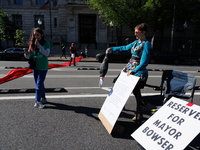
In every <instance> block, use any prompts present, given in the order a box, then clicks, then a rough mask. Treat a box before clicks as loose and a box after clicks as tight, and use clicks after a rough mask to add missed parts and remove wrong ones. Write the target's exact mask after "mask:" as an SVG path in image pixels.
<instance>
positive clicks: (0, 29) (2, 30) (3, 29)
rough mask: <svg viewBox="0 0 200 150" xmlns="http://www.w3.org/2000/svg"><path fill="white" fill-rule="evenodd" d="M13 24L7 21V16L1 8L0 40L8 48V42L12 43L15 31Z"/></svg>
mask: <svg viewBox="0 0 200 150" xmlns="http://www.w3.org/2000/svg"><path fill="white" fill-rule="evenodd" d="M16 29H17V28H16V26H15V24H14V23H13V22H12V21H10V20H9V16H8V14H6V13H5V12H4V11H3V10H2V8H1V10H0V40H3V41H7V46H8V47H9V42H8V41H9V40H12V41H14V35H15V30H16Z"/></svg>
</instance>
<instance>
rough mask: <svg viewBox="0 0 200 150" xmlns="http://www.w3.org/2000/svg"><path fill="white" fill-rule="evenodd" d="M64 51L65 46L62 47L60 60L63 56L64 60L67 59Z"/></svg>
mask: <svg viewBox="0 0 200 150" xmlns="http://www.w3.org/2000/svg"><path fill="white" fill-rule="evenodd" d="M65 53H66V50H65V45H64V46H63V47H62V55H61V56H60V58H62V57H63V56H64V57H65V59H67V57H66V54H65Z"/></svg>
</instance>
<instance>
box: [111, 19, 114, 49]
mask: <svg viewBox="0 0 200 150" xmlns="http://www.w3.org/2000/svg"><path fill="white" fill-rule="evenodd" d="M113 26H114V24H113V22H112V21H111V22H110V27H111V31H112V46H113Z"/></svg>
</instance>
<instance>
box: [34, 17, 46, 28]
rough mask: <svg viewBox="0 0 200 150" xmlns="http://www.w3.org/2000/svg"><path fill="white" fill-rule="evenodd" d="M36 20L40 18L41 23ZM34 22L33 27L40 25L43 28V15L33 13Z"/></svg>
mask: <svg viewBox="0 0 200 150" xmlns="http://www.w3.org/2000/svg"><path fill="white" fill-rule="evenodd" d="M38 20H40V21H41V23H42V24H39V23H38ZM34 23H35V28H36V27H40V28H41V29H43V30H44V29H45V28H44V25H45V22H44V16H43V15H35V16H34Z"/></svg>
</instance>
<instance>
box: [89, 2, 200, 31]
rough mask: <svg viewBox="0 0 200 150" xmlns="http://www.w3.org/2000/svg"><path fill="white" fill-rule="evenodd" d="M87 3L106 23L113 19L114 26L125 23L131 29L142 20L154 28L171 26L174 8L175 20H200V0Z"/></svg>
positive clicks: (192, 21)
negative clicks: (151, 24) (97, 11)
mask: <svg viewBox="0 0 200 150" xmlns="http://www.w3.org/2000/svg"><path fill="white" fill-rule="evenodd" d="M87 4H88V5H89V6H90V8H91V9H97V10H99V14H100V17H104V18H105V23H107V25H109V23H110V22H111V21H113V23H114V26H117V27H120V26H122V25H127V26H128V27H130V29H132V30H134V27H135V25H137V24H139V23H142V22H146V23H153V24H154V25H155V28H156V26H157V27H158V26H162V28H163V27H164V26H171V25H172V20H173V17H174V15H173V14H174V10H175V18H176V20H177V19H178V20H182V22H183V23H184V22H185V21H186V20H187V22H188V23H191V24H196V25H198V24H199V22H200V21H199V20H200V19H199V16H200V14H199V13H200V11H199V9H200V0H87ZM174 8H175V9H174Z"/></svg>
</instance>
